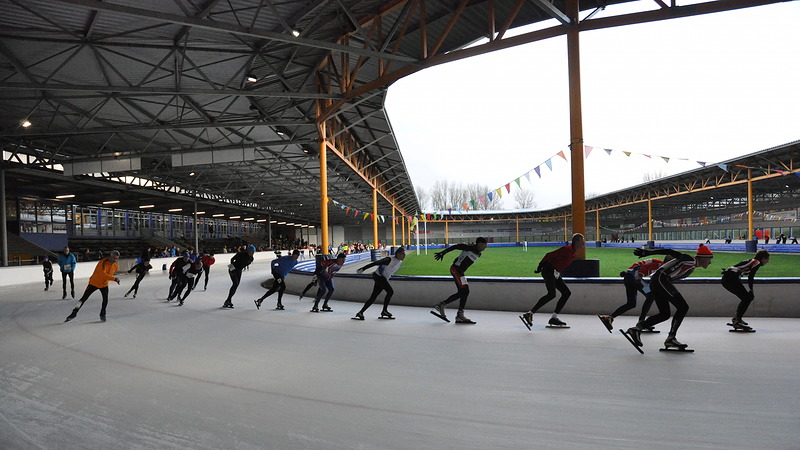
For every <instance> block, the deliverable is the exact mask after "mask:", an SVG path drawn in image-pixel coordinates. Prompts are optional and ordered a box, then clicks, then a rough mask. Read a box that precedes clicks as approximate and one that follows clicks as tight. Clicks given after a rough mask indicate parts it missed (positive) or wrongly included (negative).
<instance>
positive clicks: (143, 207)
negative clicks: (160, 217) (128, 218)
mask: <svg viewBox="0 0 800 450" xmlns="http://www.w3.org/2000/svg"><path fill="white" fill-rule="evenodd" d="M155 207H156V205H142V206H140V207H139V209H147V208H155Z"/></svg>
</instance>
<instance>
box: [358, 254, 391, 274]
mask: <svg viewBox="0 0 800 450" xmlns="http://www.w3.org/2000/svg"><path fill="white" fill-rule="evenodd" d="M390 262H392V258H390V257H388V256H387V257H386V258H382V259H379V260H377V261H373V262H371V263H369V264H367V265H366V266H364V267H362V268H360V269H358V270H356V273H359V274H361V273H364V271H365V270H367V269H369V268H370V267H374V266H386V265H388V264H389V263H390Z"/></svg>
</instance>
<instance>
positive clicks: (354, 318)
mask: <svg viewBox="0 0 800 450" xmlns="http://www.w3.org/2000/svg"><path fill="white" fill-rule="evenodd" d="M351 319H352V320H364V318H363V317H351Z"/></svg>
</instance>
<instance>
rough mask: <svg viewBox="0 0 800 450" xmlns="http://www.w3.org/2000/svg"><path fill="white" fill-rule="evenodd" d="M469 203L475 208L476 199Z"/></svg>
mask: <svg viewBox="0 0 800 450" xmlns="http://www.w3.org/2000/svg"><path fill="white" fill-rule="evenodd" d="M469 205H470V206H472V209H475V200H470V201H469Z"/></svg>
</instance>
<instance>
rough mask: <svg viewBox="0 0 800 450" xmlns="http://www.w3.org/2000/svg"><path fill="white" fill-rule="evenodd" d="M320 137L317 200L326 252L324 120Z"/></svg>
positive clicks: (323, 250) (326, 165)
mask: <svg viewBox="0 0 800 450" xmlns="http://www.w3.org/2000/svg"><path fill="white" fill-rule="evenodd" d="M320 134H321V137H322V139H320V142H319V202H320V222H321V223H320V228H321V229H322V230H321V231H322V254H323V255H327V254H328V157H327V153H328V146H327V145H326V144H327V143H326V137H325V122H322V123H321V124H320Z"/></svg>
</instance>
